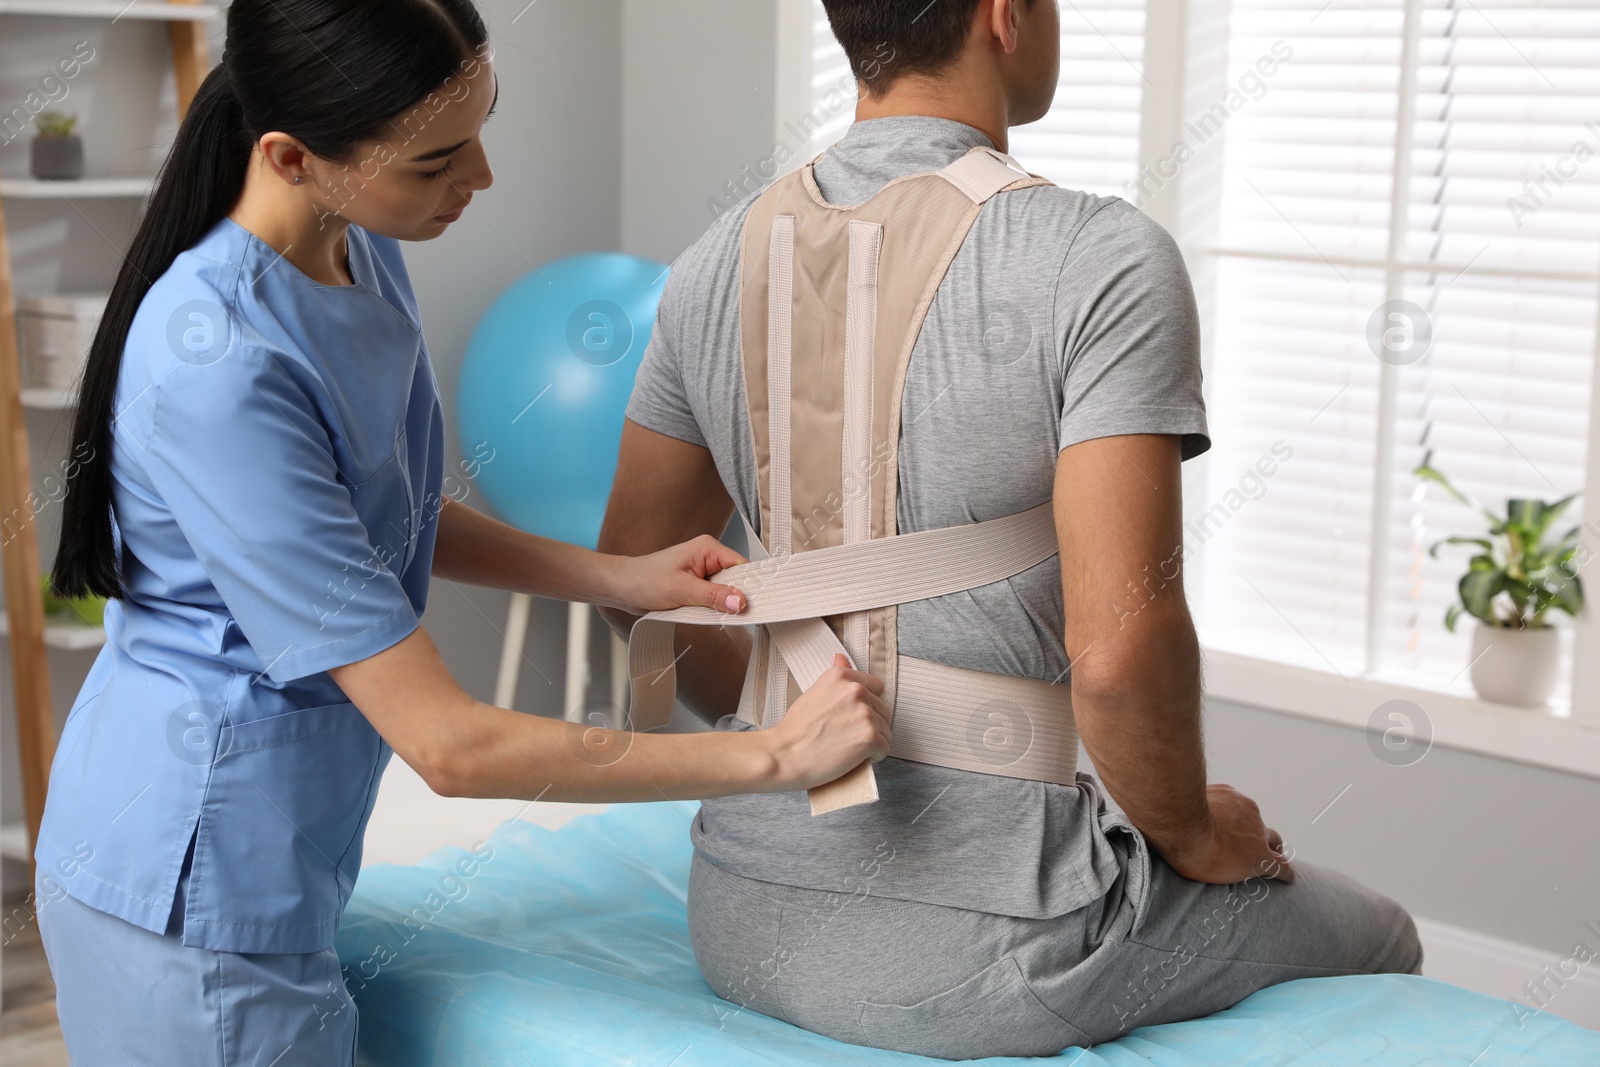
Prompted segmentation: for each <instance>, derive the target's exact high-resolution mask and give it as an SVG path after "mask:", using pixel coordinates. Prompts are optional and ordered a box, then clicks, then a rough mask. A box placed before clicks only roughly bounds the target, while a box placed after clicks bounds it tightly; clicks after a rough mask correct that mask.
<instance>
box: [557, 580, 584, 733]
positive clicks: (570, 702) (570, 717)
mask: <svg viewBox="0 0 1600 1067" xmlns="http://www.w3.org/2000/svg"><path fill="white" fill-rule="evenodd" d="M590 614H591V613H590V610H589V605H588V604H580V603H578V602H577V601H570V602H569V603H568V604H567V696H566V703H565V704H563V705H562V707H563V708H564V709H565V710H566V716H567V721H568V722H583V711H584V704H585V703H587V702H588V699H589V616H590Z"/></svg>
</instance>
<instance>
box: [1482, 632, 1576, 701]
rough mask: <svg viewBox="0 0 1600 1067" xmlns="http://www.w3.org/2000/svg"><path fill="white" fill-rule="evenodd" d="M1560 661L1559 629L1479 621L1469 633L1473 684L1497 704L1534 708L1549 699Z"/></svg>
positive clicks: (1553, 690)
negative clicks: (1514, 628)
mask: <svg viewBox="0 0 1600 1067" xmlns="http://www.w3.org/2000/svg"><path fill="white" fill-rule="evenodd" d="M1560 662H1561V631H1560V630H1557V629H1556V628H1555V627H1553V626H1545V627H1542V628H1540V629H1537V630H1512V629H1508V628H1506V627H1503V626H1486V625H1484V624H1483V623H1479V624H1478V629H1477V632H1476V633H1474V634H1473V635H1472V687H1473V688H1474V689H1476V690H1477V691H1478V695H1479V696H1480V697H1482V698H1483V699H1484V700H1491V701H1493V702H1495V703H1496V704H1514V705H1517V706H1519V707H1536V706H1538V705H1540V704H1543V703H1545V702H1546V701H1547V700H1549V699H1550V694H1551V693H1553V692H1555V688H1556V670H1557V668H1558V666H1559V664H1560Z"/></svg>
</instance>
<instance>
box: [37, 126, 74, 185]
mask: <svg viewBox="0 0 1600 1067" xmlns="http://www.w3.org/2000/svg"><path fill="white" fill-rule="evenodd" d="M32 169H33V176H34V177H35V178H42V179H47V180H50V181H71V180H72V179H74V178H81V177H83V139H82V138H80V137H79V136H78V135H77V134H73V135H71V136H69V137H35V138H34V139H33V158H32Z"/></svg>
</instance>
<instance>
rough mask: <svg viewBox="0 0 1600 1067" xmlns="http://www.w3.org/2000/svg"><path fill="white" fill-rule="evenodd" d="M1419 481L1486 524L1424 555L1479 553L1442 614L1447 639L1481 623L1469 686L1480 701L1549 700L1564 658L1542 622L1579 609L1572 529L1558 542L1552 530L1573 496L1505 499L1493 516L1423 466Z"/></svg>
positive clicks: (1579, 588) (1525, 702)
mask: <svg viewBox="0 0 1600 1067" xmlns="http://www.w3.org/2000/svg"><path fill="white" fill-rule="evenodd" d="M1415 473H1416V474H1417V476H1418V477H1421V478H1424V479H1426V480H1428V481H1430V482H1434V483H1436V484H1437V485H1439V486H1441V487H1443V489H1444V491H1445V492H1447V493H1449V494H1450V495H1451V496H1453V497H1455V498H1456V499H1457V500H1459V501H1461V502H1462V503H1463V504H1466V505H1467V506H1468V507H1470V508H1472V509H1473V510H1475V511H1477V512H1478V513H1479V514H1480V515H1482V516H1483V517H1484V518H1485V519H1487V520H1488V522H1489V531H1488V536H1486V537H1447V538H1445V539H1444V540H1442V541H1439V542H1437V543H1436V544H1434V545H1433V547H1432V548H1430V549H1429V550H1428V552H1429V555H1432V556H1434V557H1436V558H1437V556H1438V553H1439V548H1440V547H1441V546H1442V545H1473V546H1475V547H1477V548H1478V549H1479V552H1478V553H1477V554H1476V555H1474V556H1473V557H1472V558H1471V560H1469V561H1468V563H1467V573H1466V574H1464V575H1463V576H1462V578H1461V582H1460V584H1459V586H1458V587H1457V591H1458V593H1459V595H1460V600H1459V601H1458V602H1457V603H1455V604H1452V605H1451V606H1450V609H1449V611H1447V612H1446V613H1445V617H1444V623H1445V626H1446V627H1448V628H1449V629H1450V630H1451V631H1452V632H1454V630H1455V628H1456V622H1457V621H1458V620H1459V619H1460V618H1461V616H1462V615H1463V614H1467V615H1471V616H1472V617H1473V618H1475V619H1477V620H1478V628H1477V632H1476V633H1475V634H1474V635H1473V641H1472V686H1473V688H1474V689H1476V690H1477V691H1478V695H1479V696H1480V697H1482V698H1483V699H1485V700H1491V701H1494V702H1495V703H1499V704H1515V705H1520V706H1525V707H1533V706H1538V705H1541V704H1543V703H1544V702H1545V701H1547V700H1549V699H1550V694H1551V693H1552V692H1554V690H1555V686H1556V670H1557V665H1558V664H1559V662H1560V659H1561V643H1560V633H1559V631H1557V630H1556V628H1555V627H1554V626H1552V625H1550V623H1549V622H1548V621H1547V620H1546V618H1545V616H1546V614H1547V613H1549V612H1551V611H1563V612H1566V613H1567V614H1568V615H1577V614H1578V612H1579V611H1581V610H1582V609H1583V583H1582V581H1581V580H1580V579H1579V577H1578V564H1577V561H1576V557H1577V552H1578V537H1579V532H1580V528H1579V527H1577V526H1574V527H1572V528H1571V529H1569V530H1567V531H1566V532H1565V533H1563V534H1562V535H1561V536H1559V537H1551V536H1550V529H1551V527H1552V526H1553V525H1554V524H1555V523H1556V521H1557V520H1558V519H1559V518H1560V517H1561V513H1562V512H1563V511H1565V510H1566V509H1567V505H1569V504H1571V503H1572V501H1573V500H1574V499H1576V497H1577V494H1576V493H1574V494H1572V495H1571V496H1566V497H1562V498H1561V499H1560V500H1557V501H1554V502H1553V503H1546V502H1545V501H1542V500H1508V501H1506V513H1505V514H1504V515H1497V514H1495V513H1494V512H1492V511H1490V510H1489V509H1488V508H1486V507H1484V506H1483V505H1482V504H1480V503H1479V502H1478V501H1476V500H1474V499H1473V498H1472V497H1470V496H1468V495H1466V494H1465V493H1462V492H1461V491H1460V490H1458V489H1456V487H1455V486H1453V485H1451V484H1450V481H1449V479H1448V478H1446V477H1445V476H1444V475H1443V474H1441V473H1439V472H1438V471H1437V470H1435V469H1434V468H1433V467H1430V466H1428V465H1427V464H1424V465H1423V466H1421V467H1418V468H1417V469H1416V472H1415Z"/></svg>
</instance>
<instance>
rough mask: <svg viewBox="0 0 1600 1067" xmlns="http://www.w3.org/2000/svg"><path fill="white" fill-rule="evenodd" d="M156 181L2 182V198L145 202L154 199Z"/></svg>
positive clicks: (33, 179) (138, 179)
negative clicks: (151, 194)
mask: <svg viewBox="0 0 1600 1067" xmlns="http://www.w3.org/2000/svg"><path fill="white" fill-rule="evenodd" d="M154 185H155V179H154V178H143V177H135V178H79V179H77V180H76V181H66V182H46V181H39V180H38V179H37V178H3V179H0V196H3V197H5V198H6V199H7V200H76V199H79V198H83V197H96V198H99V197H114V198H121V199H127V198H132V199H142V198H143V197H146V196H148V195H150V190H151V189H152V188H153V187H154Z"/></svg>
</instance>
